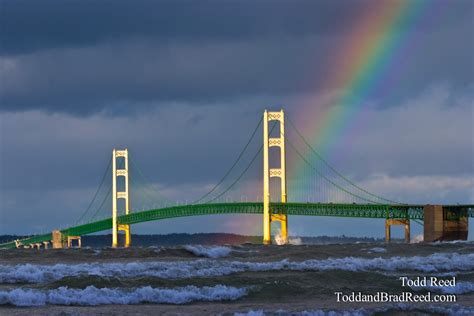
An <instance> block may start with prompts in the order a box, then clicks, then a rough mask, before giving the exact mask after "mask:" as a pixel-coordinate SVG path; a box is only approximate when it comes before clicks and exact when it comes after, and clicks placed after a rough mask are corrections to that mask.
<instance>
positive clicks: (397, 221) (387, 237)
mask: <svg viewBox="0 0 474 316" xmlns="http://www.w3.org/2000/svg"><path fill="white" fill-rule="evenodd" d="M393 225H404V226H405V242H406V243H409V242H410V220H409V219H386V220H385V242H390V240H391V227H392V226H393Z"/></svg>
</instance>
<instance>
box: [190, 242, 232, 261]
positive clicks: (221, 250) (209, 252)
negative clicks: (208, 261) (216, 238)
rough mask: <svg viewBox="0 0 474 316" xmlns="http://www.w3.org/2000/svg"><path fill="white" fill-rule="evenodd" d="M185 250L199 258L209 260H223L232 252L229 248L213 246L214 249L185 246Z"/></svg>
mask: <svg viewBox="0 0 474 316" xmlns="http://www.w3.org/2000/svg"><path fill="white" fill-rule="evenodd" d="M184 249H186V250H187V251H189V252H190V253H192V254H194V255H196V256H199V257H207V258H214V259H215V258H221V257H226V256H228V255H229V254H230V252H231V251H232V249H231V248H229V247H224V246H213V247H206V246H201V245H187V246H184Z"/></svg>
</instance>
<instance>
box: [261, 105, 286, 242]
mask: <svg viewBox="0 0 474 316" xmlns="http://www.w3.org/2000/svg"><path fill="white" fill-rule="evenodd" d="M270 121H279V122H280V137H270V136H269V134H268V123H269V122H270ZM270 147H280V168H270V163H269V148H270ZM273 177H277V178H280V183H281V202H282V203H286V201H287V196H286V161H285V113H284V112H283V110H281V111H279V112H269V111H267V110H265V112H264V113H263V243H264V244H267V245H268V244H271V243H272V239H271V222H272V221H279V222H280V225H281V232H280V234H281V238H282V240H283V241H284V243H287V242H288V217H287V215H286V214H272V210H271V209H270V200H271V195H270V178H273Z"/></svg>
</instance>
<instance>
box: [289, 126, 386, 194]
mask: <svg viewBox="0 0 474 316" xmlns="http://www.w3.org/2000/svg"><path fill="white" fill-rule="evenodd" d="M282 135H283V133H282ZM283 137H285V136H284V135H283ZM285 140H286V141H287V142H288V144H289V145H290V146H291V147H292V148H293V150H294V151H295V152H296V153H297V154H298V156H299V157H300V158H301V159H303V161H304V162H305V163H306V164H307V165H308V166H309V167H310V168H311V169H313V170H314V171H315V172H316V173H317V174H318V175H319V176H320V177H322V178H323V179H324V180H326V181H328V182H329V183H330V184H332V185H333V186H335V187H336V188H338V189H339V190H341V191H344V192H346V193H347V194H349V195H351V196H353V197H356V198H358V199H361V200H364V201H367V202H369V203H377V202H376V201H373V200H369V199H366V198H365V197H362V196H359V195H357V194H355V193H352V192H350V191H348V190H346V189H344V188H343V187H341V186H340V185H338V184H337V183H335V182H334V181H332V180H331V179H329V178H327V177H326V176H325V175H323V174H322V173H321V172H320V171H319V170H318V169H317V168H316V167H314V166H313V165H312V164H311V163H310V162H309V161H308V160H307V159H306V158H305V157H304V156H303V155H302V154H301V153H300V152H299V151H298V149H297V148H296V147H295V146H294V145H293V143H292V142H291V141H290V140H289V139H288V137H285Z"/></svg>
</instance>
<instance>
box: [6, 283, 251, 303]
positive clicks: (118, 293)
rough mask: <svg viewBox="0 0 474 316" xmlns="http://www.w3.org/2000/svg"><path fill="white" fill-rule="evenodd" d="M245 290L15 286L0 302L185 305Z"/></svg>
mask: <svg viewBox="0 0 474 316" xmlns="http://www.w3.org/2000/svg"><path fill="white" fill-rule="evenodd" d="M247 293H248V288H236V287H230V286H225V285H216V286H213V287H201V288H199V287H195V286H186V287H181V288H175V289H168V288H152V287H150V286H146V287H140V288H136V289H132V290H125V289H111V288H100V289H99V288H96V287H94V286H88V287H87V288H85V289H70V288H68V287H60V288H57V289H53V290H36V289H21V288H19V289H14V290H11V291H0V305H6V304H10V305H15V306H41V305H46V304H49V305H107V304H122V305H124V304H141V303H155V304H186V303H189V302H193V301H225V300H236V299H239V298H241V297H243V296H245V295H247Z"/></svg>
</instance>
